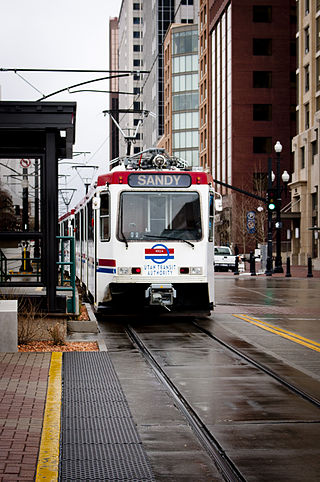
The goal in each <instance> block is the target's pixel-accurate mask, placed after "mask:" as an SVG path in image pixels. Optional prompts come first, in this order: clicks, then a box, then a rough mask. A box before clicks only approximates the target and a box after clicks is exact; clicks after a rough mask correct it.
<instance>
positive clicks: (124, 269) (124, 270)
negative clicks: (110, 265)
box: [118, 266, 131, 275]
mask: <svg viewBox="0 0 320 482" xmlns="http://www.w3.org/2000/svg"><path fill="white" fill-rule="evenodd" d="M118 274H119V275H128V274H131V269H130V268H127V267H124V266H122V267H121V268H118Z"/></svg>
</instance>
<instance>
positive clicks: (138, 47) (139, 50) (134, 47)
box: [133, 45, 142, 52]
mask: <svg viewBox="0 0 320 482" xmlns="http://www.w3.org/2000/svg"><path fill="white" fill-rule="evenodd" d="M133 51H134V52H142V45H134V46H133Z"/></svg>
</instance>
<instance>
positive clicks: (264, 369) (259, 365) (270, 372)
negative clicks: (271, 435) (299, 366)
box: [193, 322, 320, 408]
mask: <svg viewBox="0 0 320 482" xmlns="http://www.w3.org/2000/svg"><path fill="white" fill-rule="evenodd" d="M193 324H194V326H196V327H197V328H198V329H199V330H200V331H201V332H202V333H204V334H206V335H208V336H209V337H210V338H211V339H212V340H214V341H216V342H217V343H219V344H220V345H222V346H223V347H225V348H226V349H228V350H230V351H231V352H233V353H234V354H235V355H237V356H238V357H240V358H242V359H243V360H245V361H246V362H248V363H250V364H251V365H253V366H254V367H256V368H258V369H259V370H261V371H262V372H263V373H266V374H267V375H269V376H270V377H272V378H274V379H275V380H276V381H277V382H279V383H281V384H282V385H284V386H285V387H286V388H288V389H289V390H291V392H292V393H294V394H296V395H298V396H300V397H302V398H303V399H304V400H307V401H308V402H310V403H312V404H313V405H315V406H316V407H318V408H320V400H318V399H317V398H315V397H313V396H312V395H310V394H308V393H307V392H305V391H304V390H302V389H301V388H299V387H297V386H295V385H294V384H293V383H290V382H289V381H288V380H286V379H285V378H284V377H282V376H280V375H279V374H278V373H276V372H274V371H273V370H271V369H270V368H268V367H266V366H265V365H263V364H262V363H260V362H258V361H257V360H254V359H253V358H252V357H249V356H248V355H246V354H244V353H243V352H241V351H240V350H238V349H237V348H235V347H234V346H232V345H230V344H229V343H227V342H226V341H224V340H222V339H221V338H219V337H217V336H215V335H213V334H212V333H211V332H210V331H209V330H207V329H205V328H203V327H202V326H200V325H199V324H198V323H197V322H193Z"/></svg>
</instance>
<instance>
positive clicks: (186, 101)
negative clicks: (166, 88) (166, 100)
mask: <svg viewBox="0 0 320 482" xmlns="http://www.w3.org/2000/svg"><path fill="white" fill-rule="evenodd" d="M172 100H173V106H172V110H173V111H179V110H195V109H198V108H199V93H198V92H195V93H194V92H190V93H186V94H175V95H173V98H172Z"/></svg>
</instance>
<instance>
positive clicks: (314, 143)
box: [311, 140, 318, 164]
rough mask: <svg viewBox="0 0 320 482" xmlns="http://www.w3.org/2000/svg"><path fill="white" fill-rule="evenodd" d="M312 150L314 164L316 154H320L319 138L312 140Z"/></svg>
mask: <svg viewBox="0 0 320 482" xmlns="http://www.w3.org/2000/svg"><path fill="white" fill-rule="evenodd" d="M311 152H312V159H311V162H312V164H314V158H315V156H316V155H317V154H318V144H317V140H315V141H313V142H311Z"/></svg>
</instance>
